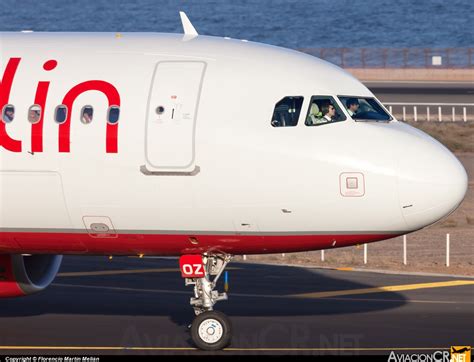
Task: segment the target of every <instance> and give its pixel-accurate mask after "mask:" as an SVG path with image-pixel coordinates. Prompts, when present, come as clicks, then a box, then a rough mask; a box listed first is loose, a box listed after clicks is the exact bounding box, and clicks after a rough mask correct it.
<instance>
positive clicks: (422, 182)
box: [398, 135, 468, 230]
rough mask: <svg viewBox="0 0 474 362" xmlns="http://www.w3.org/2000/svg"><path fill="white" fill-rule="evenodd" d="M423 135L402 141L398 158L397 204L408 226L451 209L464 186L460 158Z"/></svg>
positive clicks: (422, 224) (427, 221)
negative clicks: (398, 199)
mask: <svg viewBox="0 0 474 362" xmlns="http://www.w3.org/2000/svg"><path fill="white" fill-rule="evenodd" d="M418 136H419V135H418ZM424 136H425V137H416V140H413V142H410V145H406V147H405V148H404V150H403V151H402V153H401V155H400V158H399V176H398V177H399V192H400V206H401V208H402V213H403V216H404V218H405V221H406V223H407V226H408V227H409V228H410V229H411V230H415V229H420V228H422V227H425V226H427V225H430V224H432V223H434V222H436V221H438V220H439V219H441V218H443V217H444V216H446V215H449V214H450V213H451V212H453V211H454V210H455V209H456V208H457V207H458V206H459V205H460V203H461V202H462V200H463V199H464V196H465V195H466V192H467V187H468V179H467V173H466V170H465V169H464V167H463V165H462V164H461V162H459V160H458V159H457V158H456V157H455V156H454V155H453V154H452V153H451V152H450V151H449V150H448V149H446V148H445V147H444V146H442V145H441V144H440V143H439V142H437V141H436V140H434V139H432V138H431V137H428V136H426V135H424Z"/></svg>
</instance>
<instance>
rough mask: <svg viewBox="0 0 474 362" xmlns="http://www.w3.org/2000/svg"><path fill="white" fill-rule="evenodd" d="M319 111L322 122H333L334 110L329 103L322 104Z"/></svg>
mask: <svg viewBox="0 0 474 362" xmlns="http://www.w3.org/2000/svg"><path fill="white" fill-rule="evenodd" d="M321 111H322V112H323V118H322V119H321V120H322V121H324V122H332V121H334V117H335V116H336V108H334V106H333V105H332V103H331V102H324V103H323V104H322V105H321Z"/></svg>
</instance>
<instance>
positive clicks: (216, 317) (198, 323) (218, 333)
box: [191, 311, 232, 351]
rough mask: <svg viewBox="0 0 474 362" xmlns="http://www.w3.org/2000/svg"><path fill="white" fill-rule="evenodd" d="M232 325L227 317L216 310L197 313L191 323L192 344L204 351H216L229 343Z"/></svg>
mask: <svg viewBox="0 0 474 362" xmlns="http://www.w3.org/2000/svg"><path fill="white" fill-rule="evenodd" d="M231 336H232V325H231V323H230V320H229V318H228V317H227V316H226V315H225V314H223V313H221V312H218V311H207V312H203V313H201V314H199V315H198V316H197V317H196V318H195V319H194V321H193V324H192V325H191V338H192V340H193V342H194V344H195V345H196V346H197V347H198V348H199V349H202V350H205V351H217V350H220V349H223V348H225V347H227V346H228V345H229V344H230V340H231Z"/></svg>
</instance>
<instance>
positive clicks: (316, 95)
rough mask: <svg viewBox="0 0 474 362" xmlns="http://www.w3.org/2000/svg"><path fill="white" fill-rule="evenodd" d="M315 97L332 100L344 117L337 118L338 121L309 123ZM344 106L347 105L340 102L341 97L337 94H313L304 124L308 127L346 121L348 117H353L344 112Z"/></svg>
mask: <svg viewBox="0 0 474 362" xmlns="http://www.w3.org/2000/svg"><path fill="white" fill-rule="evenodd" d="M314 98H321V99H323V98H328V100H329V101H330V102H331V104H332V105H333V107H334V108H336V111H340V112H341V116H342V117H344V118H343V119H340V120H337V121H332V122H324V123H319V124H308V123H307V119H308V115H309V114H310V112H311V106H312V104H313V99H314ZM344 108H345V107H344V106H343V104H342V103H341V102H340V100H339V98H338V97H337V96H335V95H331V94H312V95H311V96H310V98H309V104H308V110H307V112H306V116H305V119H304V120H305V121H304V124H305V126H306V127H319V126H324V125H327V124H334V123H342V122H346V121H347V120H348V119H351V118H350V117H347V116H348V115H347V114H346V113H345V112H344Z"/></svg>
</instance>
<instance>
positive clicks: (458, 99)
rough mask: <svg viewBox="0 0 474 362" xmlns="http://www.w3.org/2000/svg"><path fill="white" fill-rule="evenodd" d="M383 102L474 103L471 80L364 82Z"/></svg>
mask: <svg viewBox="0 0 474 362" xmlns="http://www.w3.org/2000/svg"><path fill="white" fill-rule="evenodd" d="M364 84H365V85H366V86H367V87H368V88H369V89H370V90H371V91H372V92H373V93H374V94H375V95H376V96H377V98H379V99H380V100H381V101H382V102H390V103H392V102H406V103H417V102H418V103H468V104H473V103H474V84H472V83H469V82H384V81H379V82H375V81H372V82H369V81H368V82H364Z"/></svg>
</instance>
